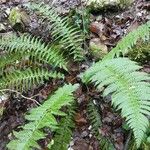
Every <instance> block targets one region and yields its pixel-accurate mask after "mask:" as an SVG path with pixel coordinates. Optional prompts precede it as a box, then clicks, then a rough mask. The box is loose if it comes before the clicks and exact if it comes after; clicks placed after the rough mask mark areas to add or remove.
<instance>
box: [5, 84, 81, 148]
mask: <svg viewBox="0 0 150 150" xmlns="http://www.w3.org/2000/svg"><path fill="white" fill-rule="evenodd" d="M77 87H78V85H77V84H75V85H71V84H69V85H65V86H63V87H62V88H59V89H58V90H57V91H56V92H55V94H54V95H52V96H51V97H49V98H48V99H47V100H46V101H45V102H44V104H43V105H41V106H39V107H37V108H34V109H31V111H30V113H29V114H28V115H26V119H27V120H28V121H29V123H27V124H26V125H24V126H23V130H21V131H19V132H14V135H15V137H16V139H15V140H12V141H11V142H10V143H9V144H8V145H7V147H8V149H10V150H29V149H32V148H37V149H40V146H39V145H38V144H37V140H39V139H43V138H45V136H46V134H45V133H44V132H42V130H41V129H42V128H44V127H50V128H51V129H55V128H56V127H57V125H58V123H57V121H56V118H55V117H54V115H55V114H57V115H59V114H58V111H59V109H60V108H61V107H62V106H66V105H70V103H71V102H72V101H73V99H74V98H73V92H74V91H75V90H76V89H77ZM59 113H60V115H61V111H59Z"/></svg>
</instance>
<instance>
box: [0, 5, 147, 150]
mask: <svg viewBox="0 0 150 150" xmlns="http://www.w3.org/2000/svg"><path fill="white" fill-rule="evenodd" d="M28 9H31V10H34V11H36V12H38V14H39V15H38V16H39V18H42V19H43V18H44V19H47V20H48V21H49V23H50V26H51V33H52V36H53V41H52V43H45V42H44V41H42V40H41V39H40V38H39V37H35V36H32V35H28V34H22V35H21V34H20V35H19V36H17V35H12V36H9V37H5V36H4V37H0V49H1V52H2V53H1V57H0V62H1V63H0V71H1V72H0V93H1V94H7V92H8V91H9V92H13V91H16V92H20V93H22V92H28V91H29V90H30V89H35V88H37V87H38V86H41V85H43V84H44V83H45V82H46V81H49V80H50V79H51V78H54V79H56V78H59V79H61V80H62V81H64V80H63V79H64V78H65V74H63V73H66V74H67V71H68V64H69V62H70V61H74V62H79V61H83V60H84V59H86V58H85V56H84V49H83V48H82V44H83V41H84V36H83V35H84V34H83V33H82V31H81V30H79V28H78V27H75V26H74V25H72V23H70V21H69V19H68V18H67V17H64V18H62V17H60V16H59V15H58V14H57V12H56V10H55V9H54V8H51V7H49V6H48V5H44V4H36V3H33V4H32V5H30V6H29V7H28ZM149 31H150V21H149V22H147V23H145V24H143V25H141V26H139V27H138V28H137V29H136V30H134V31H132V32H130V33H129V34H128V35H126V36H125V37H123V38H122V40H121V41H119V42H118V44H117V46H116V47H115V48H113V49H112V50H111V51H110V52H109V53H108V54H107V55H106V56H105V57H104V58H103V59H102V60H101V61H99V62H97V63H94V64H93V65H92V66H91V67H90V68H89V69H87V70H86V71H85V72H84V73H83V74H82V75H81V79H82V82H83V83H84V84H87V86H88V83H89V82H92V83H94V86H96V87H97V88H98V89H99V90H101V89H103V88H104V90H103V91H101V92H103V96H104V97H105V96H107V95H108V94H110V95H111V99H112V100H111V103H112V105H113V107H114V109H116V110H119V111H120V112H121V115H122V117H123V118H125V120H126V122H127V124H128V126H129V128H130V129H131V130H132V131H133V135H134V142H135V143H136V148H138V147H140V145H142V144H143V142H144V137H145V135H146V134H147V132H146V131H147V129H148V127H149V119H148V116H150V84H149V80H150V77H149V75H148V74H147V73H144V72H141V71H139V70H141V69H142V67H141V66H139V65H138V64H137V63H136V62H135V61H131V60H130V59H129V58H125V57H124V56H126V57H127V56H128V53H129V52H132V48H133V46H134V45H136V44H137V42H138V40H142V41H143V42H145V41H146V42H148V41H149V39H150V34H149ZM56 43H57V44H56ZM72 59H73V60H72ZM62 72H63V73H62ZM77 87H78V85H77V84H75V85H71V84H65V85H64V86H63V87H60V88H58V90H57V91H56V92H55V93H54V94H53V95H50V96H49V97H48V98H47V100H45V102H44V103H43V104H40V105H39V106H38V107H37V108H32V109H31V110H30V111H29V112H28V113H27V114H26V115H25V117H26V120H27V123H26V124H25V125H23V126H22V127H20V128H19V130H17V131H14V132H13V135H14V139H13V140H11V141H10V142H9V144H8V145H7V148H8V149H10V150H11V149H12V150H29V149H33V148H37V149H40V148H41V147H40V146H39V144H38V141H39V140H40V139H44V138H45V137H46V135H47V134H46V133H45V132H43V130H42V129H44V128H49V129H50V130H51V132H52V133H54V137H53V138H52V139H51V140H50V143H49V144H48V145H47V147H49V148H50V149H57V150H63V149H64V150H65V149H67V147H68V144H69V141H70V139H71V137H72V129H73V128H74V114H75V111H76V109H77V108H74V105H72V104H73V103H74V102H73V99H74V97H73V92H75V91H76V89H77ZM66 105H67V107H64V106H66ZM62 107H63V109H61V108H62ZM87 109H88V112H89V120H90V121H91V124H92V127H93V129H92V130H93V133H94V134H95V137H96V138H97V139H98V140H99V141H100V146H103V147H104V148H103V149H108V147H111V146H112V145H111V142H110V141H109V140H107V139H106V138H105V137H102V136H101V135H100V134H99V131H98V130H99V127H100V126H101V120H100V119H101V117H100V114H99V112H98V111H97V109H96V108H95V106H94V105H93V104H92V103H90V104H89V107H88V108H87ZM62 110H66V111H62ZM57 116H61V117H60V119H59V117H57Z"/></svg>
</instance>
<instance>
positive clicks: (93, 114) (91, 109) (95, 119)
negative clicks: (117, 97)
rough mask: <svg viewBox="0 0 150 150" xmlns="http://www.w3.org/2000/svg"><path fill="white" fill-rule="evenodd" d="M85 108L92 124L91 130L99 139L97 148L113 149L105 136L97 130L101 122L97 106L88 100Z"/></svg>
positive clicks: (103, 149)
mask: <svg viewBox="0 0 150 150" xmlns="http://www.w3.org/2000/svg"><path fill="white" fill-rule="evenodd" d="M87 110H88V118H89V120H90V123H91V125H92V132H93V134H94V136H95V137H96V138H97V140H98V141H99V148H100V149H102V150H114V147H113V144H112V143H111V142H110V141H109V140H108V139H107V138H105V137H103V136H102V135H101V134H100V132H99V129H100V128H101V127H102V122H101V116H100V114H99V112H98V108H97V106H95V105H94V103H93V102H91V101H90V102H89V104H88V108H87Z"/></svg>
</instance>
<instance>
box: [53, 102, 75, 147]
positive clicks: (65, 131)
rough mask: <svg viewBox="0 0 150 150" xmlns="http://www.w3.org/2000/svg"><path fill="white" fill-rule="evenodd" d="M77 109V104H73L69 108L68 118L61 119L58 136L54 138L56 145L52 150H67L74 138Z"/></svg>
mask: <svg viewBox="0 0 150 150" xmlns="http://www.w3.org/2000/svg"><path fill="white" fill-rule="evenodd" d="M75 109H76V107H75V104H72V105H71V106H69V107H68V108H67V113H66V116H64V117H63V118H62V119H61V121H60V123H59V125H58V129H57V130H56V134H55V136H54V138H53V140H54V144H53V146H52V147H51V150H55V149H56V150H67V147H68V145H69V142H70V140H71V137H72V129H74V128H75V123H74V115H75Z"/></svg>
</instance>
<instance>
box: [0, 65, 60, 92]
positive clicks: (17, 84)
mask: <svg viewBox="0 0 150 150" xmlns="http://www.w3.org/2000/svg"><path fill="white" fill-rule="evenodd" d="M50 77H51V78H63V75H62V74H60V73H56V72H49V71H47V70H44V69H35V68H34V69H30V68H28V69H26V70H24V71H21V70H16V71H13V72H12V73H8V74H6V75H3V76H2V78H1V79H0V89H5V88H9V89H17V90H20V91H23V90H29V89H31V87H33V86H35V85H37V84H40V83H43V81H44V79H47V80H48V79H49V78H50Z"/></svg>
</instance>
